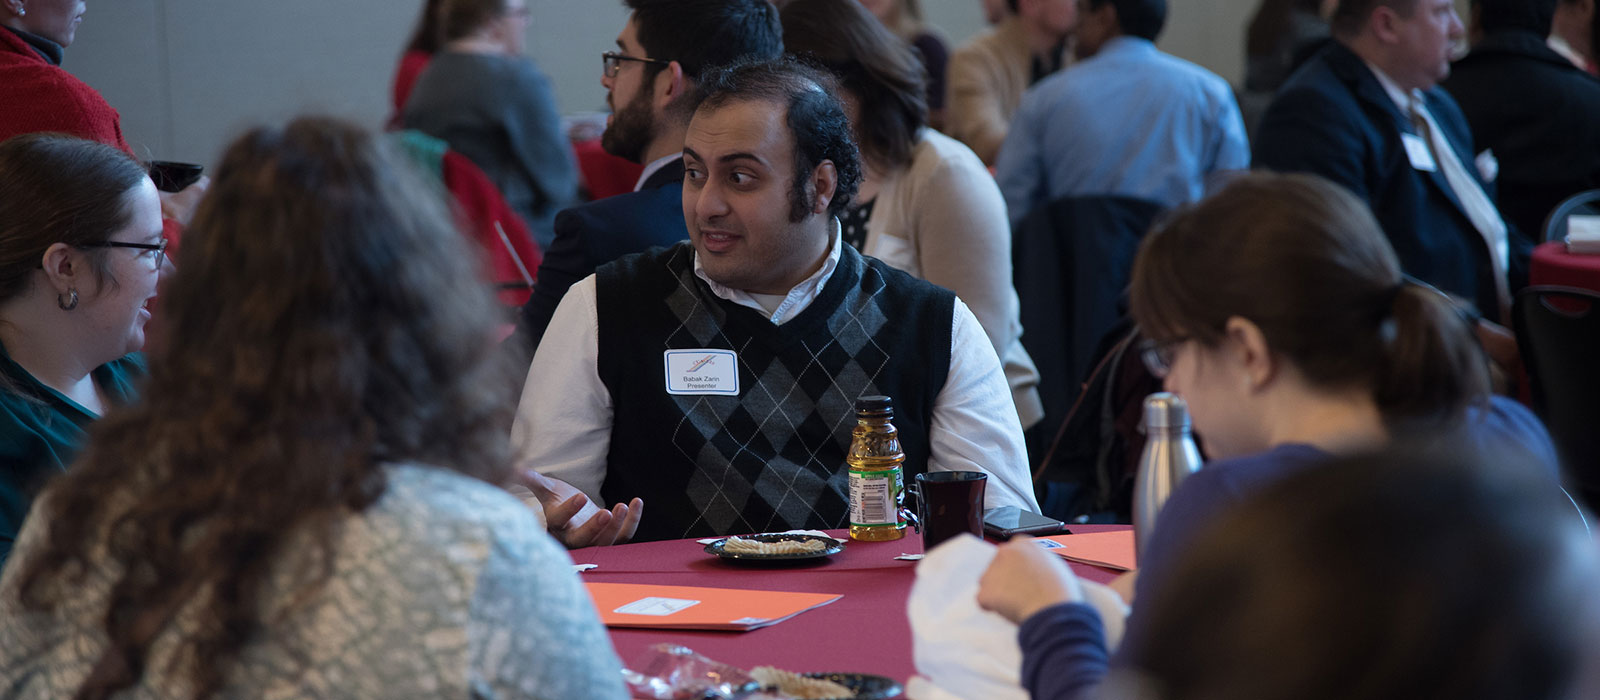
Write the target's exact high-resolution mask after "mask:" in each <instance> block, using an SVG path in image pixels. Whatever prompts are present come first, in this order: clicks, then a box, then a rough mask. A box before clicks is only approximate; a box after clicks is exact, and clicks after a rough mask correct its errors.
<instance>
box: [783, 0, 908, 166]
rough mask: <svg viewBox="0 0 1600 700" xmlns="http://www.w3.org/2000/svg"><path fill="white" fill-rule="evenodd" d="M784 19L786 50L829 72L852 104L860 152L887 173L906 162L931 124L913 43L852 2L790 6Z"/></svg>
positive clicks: (812, 0) (808, 1)
mask: <svg viewBox="0 0 1600 700" xmlns="http://www.w3.org/2000/svg"><path fill="white" fill-rule="evenodd" d="M781 17H782V21H783V38H784V43H785V44H786V46H787V47H788V50H789V52H790V53H792V54H794V55H796V56H800V57H802V58H804V59H807V60H812V61H815V62H817V63H819V64H821V65H822V66H823V67H825V68H827V69H828V70H830V71H832V72H833V73H834V74H835V75H837V76H838V77H839V81H840V83H841V87H842V88H843V89H844V93H845V95H847V96H848V97H849V98H850V99H851V100H853V101H854V102H855V105H854V106H855V112H856V115H855V117H856V118H855V129H856V133H857V135H858V136H859V138H860V140H861V143H860V146H861V149H862V151H864V152H865V154H866V155H867V156H868V157H869V158H871V159H873V160H874V161H876V162H879V163H880V164H881V166H882V167H885V168H891V169H892V168H899V167H901V166H904V165H907V164H909V163H910V162H911V151H912V149H913V148H915V147H916V144H917V139H918V135H919V133H920V132H921V130H922V127H923V126H924V125H925V124H927V121H928V103H927V97H926V94H927V87H926V82H927V71H926V69H924V68H923V67H922V62H921V61H920V60H919V59H918V58H917V55H916V53H915V51H914V49H912V48H911V45H910V44H907V43H906V42H904V41H902V40H900V39H899V38H898V37H896V36H895V35H894V34H893V33H892V32H890V31H889V30H888V29H886V28H885V27H884V26H883V25H882V24H881V23H879V22H878V21H876V20H875V19H873V17H872V15H871V14H869V13H868V12H867V11H866V10H865V9H864V8H862V7H861V4H860V3H859V2H857V1H856V0H803V1H802V2H791V3H789V4H788V5H786V6H785V7H784V8H783V11H782V13H781Z"/></svg>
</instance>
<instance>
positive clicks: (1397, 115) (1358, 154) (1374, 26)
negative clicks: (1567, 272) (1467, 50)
mask: <svg viewBox="0 0 1600 700" xmlns="http://www.w3.org/2000/svg"><path fill="white" fill-rule="evenodd" d="M1332 23H1333V33H1334V39H1335V41H1334V42H1332V43H1331V44H1330V45H1329V46H1327V47H1326V48H1324V49H1323V50H1322V51H1321V52H1319V53H1318V54H1317V55H1316V56H1315V57H1313V58H1312V59H1311V60H1310V61H1308V62H1307V64H1306V65H1305V66H1303V67H1302V68H1301V69H1300V70H1299V71H1298V72H1296V73H1295V75H1294V76H1293V77H1291V78H1290V79H1289V81H1288V82H1287V83H1285V84H1284V86H1283V88H1282V90H1280V91H1279V93H1278V96H1277V97H1276V98H1275V99H1274V100H1273V103H1272V105H1271V106H1270V107H1268V108H1267V112H1266V114H1265V115H1264V116H1263V118H1262V121H1261V126H1260V129H1259V131H1258V132H1257V135H1256V143H1255V166H1256V167H1261V168H1269V169H1273V170H1280V171H1290V172H1294V171H1298V172H1310V173H1314V174H1317V175H1321V176H1323V177H1326V178H1329V179H1331V180H1333V181H1334V182H1337V183H1339V184H1340V185H1343V186H1345V187H1347V188H1349V189H1350V190H1352V191H1353V192H1355V193H1356V195H1357V196H1360V197H1362V198H1363V199H1365V200H1366V201H1367V203H1368V204H1369V205H1370V206H1371V207H1372V210H1373V213H1374V214H1375V215H1376V216H1377V219H1378V222H1379V223H1380V224H1382V226H1383V229H1384V231H1385V232H1386V233H1387V234H1388V236H1389V241H1390V243H1391V244H1392V245H1393V246H1394V248H1395V252H1396V253H1397V254H1398V255H1399V258H1400V264H1401V267H1402V268H1403V269H1404V270H1405V271H1406V272H1407V273H1409V274H1410V275H1412V276H1414V277H1417V278H1420V279H1422V280H1423V281H1426V282H1429V283H1431V284H1433V285H1434V286H1436V287H1439V288H1440V289H1442V290H1444V291H1446V292H1449V293H1451V294H1454V295H1457V296H1459V297H1461V298H1463V299H1466V300H1468V301H1471V302H1473V303H1475V304H1476V306H1477V308H1478V309H1479V311H1480V312H1481V313H1482V314H1483V315H1484V316H1486V317H1488V318H1490V319H1494V320H1503V319H1504V316H1503V314H1504V313H1505V310H1506V309H1507V305H1508V303H1509V298H1508V295H1509V291H1510V289H1513V288H1514V287H1513V286H1512V285H1513V284H1515V283H1514V282H1508V279H1507V270H1508V268H1509V270H1510V279H1511V280H1516V279H1520V278H1521V277H1524V276H1525V273H1524V272H1522V270H1524V269H1525V266H1526V260H1527V257H1528V253H1529V250H1530V246H1529V244H1528V243H1527V241H1526V240H1525V239H1523V238H1522V237H1521V235H1520V234H1518V233H1517V232H1516V231H1515V230H1510V231H1508V230H1507V229H1506V226H1505V223H1504V221H1503V220H1502V219H1501V218H1500V215H1499V213H1498V211H1496V210H1495V209H1494V206H1493V201H1492V197H1493V192H1492V191H1489V190H1488V189H1487V187H1488V186H1487V184H1485V183H1484V181H1483V178H1482V177H1481V172H1480V170H1481V169H1482V168H1483V167H1484V166H1486V165H1487V163H1480V162H1478V160H1477V159H1476V158H1475V157H1474V155H1473V150H1472V139H1471V134H1470V133H1469V132H1468V127H1467V124H1466V120H1465V118H1464V117H1463V116H1462V114H1461V110H1460V108H1459V107H1457V106H1456V103H1455V101H1454V100H1452V99H1451V98H1450V96H1449V95H1447V94H1445V93H1444V91H1443V90H1440V89H1438V88H1437V87H1436V86H1437V83H1438V81H1440V80H1441V79H1443V78H1444V77H1445V76H1447V75H1449V72H1450V53H1451V45H1452V44H1453V43H1454V42H1455V41H1456V40H1458V39H1459V38H1460V37H1461V36H1462V35H1463V34H1464V32H1465V30H1464V28H1463V27H1462V26H1461V20H1460V18H1459V17H1458V16H1457V15H1456V13H1455V9H1454V7H1453V5H1452V3H1451V1H1450V0H1344V1H1343V2H1341V3H1340V4H1339V9H1338V10H1337V11H1336V12H1335V14H1334V17H1333V22H1332ZM1418 106H1420V107H1421V110H1418V109H1416V108H1417V107H1418ZM1435 135H1437V136H1442V137H1443V142H1442V143H1443V144H1445V145H1447V146H1448V147H1447V148H1441V147H1439V146H1440V144H1441V142H1440V141H1439V140H1438V139H1437V138H1435ZM1446 159H1453V160H1454V163H1446V162H1445V161H1446ZM1485 160H1487V159H1485ZM1452 165H1453V166H1455V167H1456V171H1455V172H1456V175H1457V177H1458V180H1457V186H1453V185H1452V184H1451V182H1450V176H1449V175H1447V173H1446V172H1445V170H1446V168H1447V167H1449V166H1452ZM1460 185H1464V186H1465V188H1466V189H1470V188H1473V187H1476V188H1478V189H1477V191H1475V192H1474V191H1467V192H1460V191H1458V190H1461V189H1464V188H1463V187H1461V186H1460ZM1474 203H1476V204H1478V205H1480V206H1477V207H1476V210H1475V211H1474ZM1474 216H1476V217H1477V219H1474Z"/></svg>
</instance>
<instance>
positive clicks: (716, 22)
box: [624, 0, 783, 78]
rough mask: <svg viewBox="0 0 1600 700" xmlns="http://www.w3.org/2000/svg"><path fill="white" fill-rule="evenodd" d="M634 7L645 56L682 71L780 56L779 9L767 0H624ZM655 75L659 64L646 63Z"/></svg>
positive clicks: (694, 71) (692, 73)
mask: <svg viewBox="0 0 1600 700" xmlns="http://www.w3.org/2000/svg"><path fill="white" fill-rule="evenodd" d="M624 3H625V4H626V5H627V6H628V9H630V10H633V21H634V24H635V25H636V26H637V27H638V29H639V44H640V45H642V46H643V47H644V51H645V54H646V55H647V57H649V58H654V59H656V60H660V61H677V62H678V65H680V66H683V74H684V75H686V76H689V77H690V78H695V77H698V76H699V75H700V74H701V73H704V72H705V71H706V69H708V68H713V67H716V66H724V65H727V64H729V63H732V62H733V61H734V60H735V59H739V58H744V57H751V58H755V59H758V60H771V59H774V58H777V57H779V56H782V55H783V30H782V29H780V28H779V26H778V10H777V9H776V8H774V7H773V6H772V3H771V2H769V1H768V0H624ZM647 67H649V68H650V69H651V72H650V73H648V74H647V76H646V77H654V75H655V72H656V71H659V70H660V69H661V68H662V67H661V66H658V65H654V64H649V65H648V66H647Z"/></svg>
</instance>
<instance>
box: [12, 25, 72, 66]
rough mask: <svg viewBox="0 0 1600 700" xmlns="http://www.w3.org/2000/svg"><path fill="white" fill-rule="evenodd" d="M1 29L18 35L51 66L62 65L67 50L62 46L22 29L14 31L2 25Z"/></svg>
mask: <svg viewBox="0 0 1600 700" xmlns="http://www.w3.org/2000/svg"><path fill="white" fill-rule="evenodd" d="M0 29H4V30H6V31H9V32H11V33H12V34H15V35H17V38H19V39H22V40H23V41H24V42H26V43H27V44H28V46H29V47H30V48H32V49H33V50H34V52H35V53H38V54H39V56H40V57H41V58H43V59H44V60H46V61H49V62H50V65H52V66H60V65H61V57H62V56H63V55H65V52H66V49H64V48H62V46H61V45H60V44H57V43H56V42H54V41H51V40H49V39H46V38H44V37H42V36H39V35H38V34H34V33H32V32H25V31H22V30H21V29H13V28H11V27H7V26H5V25H0Z"/></svg>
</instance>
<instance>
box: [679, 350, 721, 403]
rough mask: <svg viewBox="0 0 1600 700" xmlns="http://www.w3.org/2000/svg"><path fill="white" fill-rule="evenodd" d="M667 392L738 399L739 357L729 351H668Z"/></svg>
mask: <svg viewBox="0 0 1600 700" xmlns="http://www.w3.org/2000/svg"><path fill="white" fill-rule="evenodd" d="M662 354H663V356H664V357H665V359H666V364H667V393H668V394H675V395H680V396H684V395H687V396H707V395H709V396H738V395H739V357H738V356H737V355H735V354H733V351H732V350H668V351H666V352H665V353H662Z"/></svg>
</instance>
